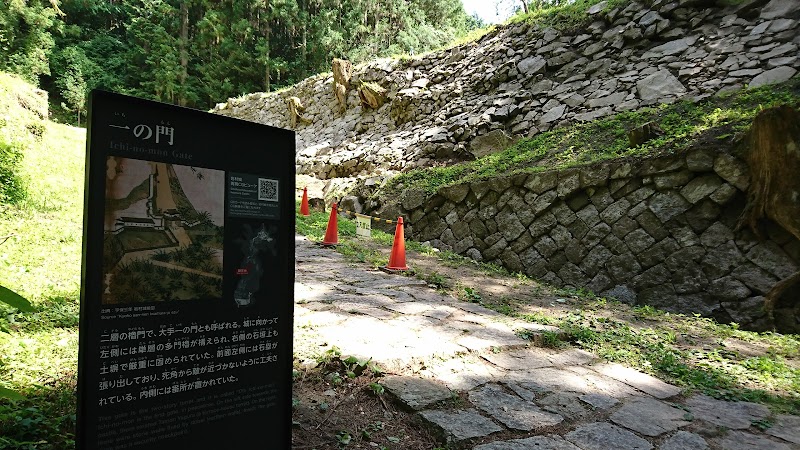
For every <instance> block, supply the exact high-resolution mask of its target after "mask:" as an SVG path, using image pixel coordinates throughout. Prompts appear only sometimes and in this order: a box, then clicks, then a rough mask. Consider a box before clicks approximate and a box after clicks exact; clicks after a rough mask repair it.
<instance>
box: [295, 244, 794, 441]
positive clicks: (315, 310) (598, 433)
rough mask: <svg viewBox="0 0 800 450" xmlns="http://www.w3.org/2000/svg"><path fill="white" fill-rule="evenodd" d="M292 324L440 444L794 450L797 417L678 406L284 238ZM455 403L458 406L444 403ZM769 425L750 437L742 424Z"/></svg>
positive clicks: (646, 382)
mask: <svg viewBox="0 0 800 450" xmlns="http://www.w3.org/2000/svg"><path fill="white" fill-rule="evenodd" d="M296 245H297V247H296V248H297V269H296V285H295V303H296V304H295V326H296V327H311V328H313V329H314V331H315V332H316V333H317V335H318V336H319V338H320V339H322V340H324V341H325V342H327V343H329V344H331V345H335V346H337V347H338V348H339V349H341V351H342V354H343V355H348V356H349V355H353V356H358V357H364V358H369V357H371V358H373V360H374V361H376V362H378V363H379V364H380V365H381V366H382V367H384V368H385V369H386V371H387V373H388V374H389V375H387V376H386V377H385V378H384V380H383V381H382V384H384V386H385V387H386V389H387V390H388V391H390V392H391V393H392V394H393V395H394V396H396V397H397V398H398V400H400V401H402V402H403V403H404V404H406V405H407V406H408V407H409V408H412V409H414V410H417V411H419V414H420V416H421V417H422V418H424V419H425V420H427V421H428V422H429V423H431V425H432V426H433V427H435V428H437V429H438V430H439V431H440V432H441V434H442V435H443V436H444V437H445V438H446V439H447V440H448V441H449V442H451V443H453V444H455V445H456V446H459V447H463V448H471V449H473V450H525V449H538V450H548V449H550V450H578V449H583V450H601V449H603V450H605V449H619V450H621V449H641V450H647V449H661V450H683V449H706V448H708V449H725V450H740V449H741V450H744V449H753V450H755V449H759V450H769V449H775V450H784V449H785V450H789V449H800V417H796V416H788V415H779V416H773V415H771V414H770V411H769V410H768V409H767V408H766V407H764V406H762V405H758V404H754V403H748V402H725V401H721V400H715V399H713V398H710V397H706V396H704V395H697V394H695V395H692V396H689V397H685V396H683V395H681V390H680V389H679V388H677V387H675V386H672V385H669V384H667V383H664V382H662V381H660V380H658V379H656V378H653V377H651V376H649V375H647V374H644V373H641V372H638V371H636V370H633V369H630V368H626V367H623V366H620V365H617V364H609V363H605V362H602V361H600V360H599V359H598V358H596V357H595V356H594V355H592V354H590V353H587V352H585V351H582V350H578V349H568V350H551V349H546V348H539V347H535V346H532V345H531V342H530V341H526V340H523V339H521V338H520V337H519V336H518V335H517V333H518V332H519V331H523V330H527V331H528V333H529V334H530V333H536V332H542V331H555V329H554V328H552V327H546V326H536V325H532V324H530V323H526V322H520V321H515V320H513V319H510V318H508V317H506V316H503V315H501V314H499V313H497V312H494V311H491V310H488V309H486V308H483V307H482V306H479V305H476V304H474V303H466V302H461V301H458V300H455V299H453V298H450V297H447V296H444V295H441V294H439V293H437V292H436V291H435V290H433V289H431V288H429V287H428V286H427V285H426V283H425V282H424V281H421V280H417V279H415V278H411V277H405V276H402V275H393V274H387V273H384V272H381V271H377V270H371V269H369V268H368V267H367V266H366V265H353V264H348V263H347V262H345V261H344V258H343V257H342V255H340V254H338V253H336V252H335V251H333V250H329V249H322V248H319V247H316V246H314V245H313V244H311V243H310V242H308V241H307V240H305V239H304V238H300V237H298V238H297V239H296ZM455 399H460V400H458V401H456V400H455ZM756 422H758V423H767V422H769V423H771V424H772V426H771V427H770V428H768V429H767V430H766V432H761V431H760V430H759V429H758V428H757V427H755V426H754V423H756Z"/></svg>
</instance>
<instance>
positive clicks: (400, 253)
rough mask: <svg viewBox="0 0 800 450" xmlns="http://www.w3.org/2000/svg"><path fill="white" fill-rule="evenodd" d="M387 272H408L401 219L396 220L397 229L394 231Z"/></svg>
mask: <svg viewBox="0 0 800 450" xmlns="http://www.w3.org/2000/svg"><path fill="white" fill-rule="evenodd" d="M386 268H387V269H389V270H408V266H407V265H406V239H405V234H404V233H403V218H402V217H398V218H397V227H395V229H394V244H393V245H392V253H391V255H389V264H388V265H387V266H386Z"/></svg>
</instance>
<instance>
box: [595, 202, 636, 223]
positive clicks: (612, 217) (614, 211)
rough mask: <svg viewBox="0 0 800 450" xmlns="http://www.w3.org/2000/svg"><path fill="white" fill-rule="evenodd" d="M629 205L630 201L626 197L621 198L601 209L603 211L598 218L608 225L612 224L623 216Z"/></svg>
mask: <svg viewBox="0 0 800 450" xmlns="http://www.w3.org/2000/svg"><path fill="white" fill-rule="evenodd" d="M630 207H631V203H630V202H629V201H628V200H627V199H624V198H623V199H621V200H619V201H617V202H614V203H612V204H610V205H608V207H607V208H605V209H603V211H602V212H601V213H600V219H601V220H602V221H603V222H605V223H607V224H609V225H613V224H614V223H616V222H617V221H618V220H619V219H621V218H622V217H624V216H625V214H626V213H627V212H628V210H629V209H630Z"/></svg>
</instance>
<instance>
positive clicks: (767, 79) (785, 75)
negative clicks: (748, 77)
mask: <svg viewBox="0 0 800 450" xmlns="http://www.w3.org/2000/svg"><path fill="white" fill-rule="evenodd" d="M796 73H797V70H796V69H794V68H792V67H788V66H781V67H776V68H774V69H770V70H767V71H765V72H763V73H761V74H760V75H758V76H756V77H755V78H753V80H752V81H751V82H750V87H751V88H756V87H760V86H764V85H767V84H776V83H783V82H784V81H786V80H788V79H790V78H792V77H793V76H794V75H795V74H796Z"/></svg>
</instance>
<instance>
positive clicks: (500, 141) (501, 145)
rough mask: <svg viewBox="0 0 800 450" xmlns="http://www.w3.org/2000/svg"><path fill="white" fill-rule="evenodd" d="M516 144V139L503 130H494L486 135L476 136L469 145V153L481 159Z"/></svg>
mask: <svg viewBox="0 0 800 450" xmlns="http://www.w3.org/2000/svg"><path fill="white" fill-rule="evenodd" d="M513 143H514V139H513V138H512V137H511V136H509V135H507V134H506V133H505V131H503V130H492V131H490V132H488V133H486V134H482V135H479V136H476V137H475V139H473V140H472V142H470V144H469V152H470V153H471V154H472V155H473V156H474V157H475V158H481V157H484V156H486V155H491V154H492V153H497V152H500V151H503V150H505V149H506V148H508V147H509V146H510V145H512V144H513Z"/></svg>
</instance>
